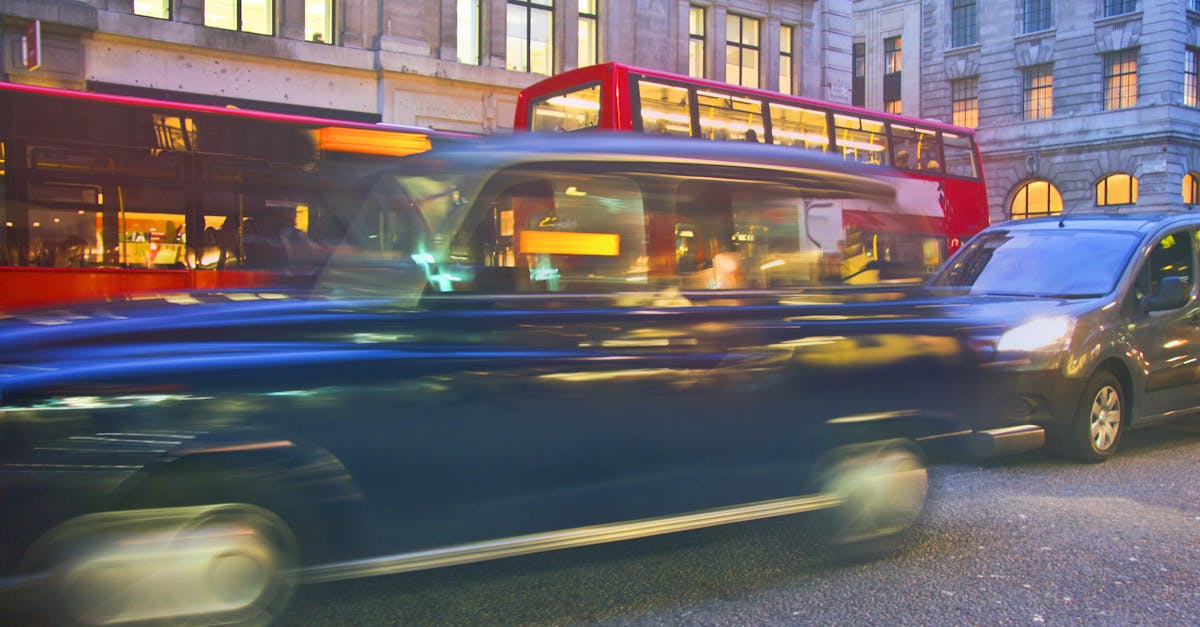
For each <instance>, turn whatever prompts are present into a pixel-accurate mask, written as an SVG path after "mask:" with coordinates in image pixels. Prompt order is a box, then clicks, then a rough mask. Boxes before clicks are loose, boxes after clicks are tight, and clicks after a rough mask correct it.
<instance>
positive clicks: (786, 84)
mask: <svg viewBox="0 0 1200 627" xmlns="http://www.w3.org/2000/svg"><path fill="white" fill-rule="evenodd" d="M795 37H796V27H795V26H792V25H791V24H780V25H779V91H780V93H784V94H789V95H790V94H794V93H795V92H796V90H795V87H794V85H795V84H796V55H795V45H794V43H793V40H794V39H795ZM785 62H786V63H785Z"/></svg>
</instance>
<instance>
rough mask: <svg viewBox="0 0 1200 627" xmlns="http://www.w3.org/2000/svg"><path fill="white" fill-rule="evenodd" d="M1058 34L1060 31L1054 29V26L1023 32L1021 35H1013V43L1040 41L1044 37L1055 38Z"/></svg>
mask: <svg viewBox="0 0 1200 627" xmlns="http://www.w3.org/2000/svg"><path fill="white" fill-rule="evenodd" d="M1057 34H1058V31H1057V30H1056V29H1054V28H1053V27H1051V28H1047V29H1045V30H1038V31H1033V32H1032V33H1021V34H1020V35H1017V36H1016V37H1013V43H1017V44H1032V43H1038V42H1040V41H1042V40H1043V39H1054V38H1055V37H1056V36H1057Z"/></svg>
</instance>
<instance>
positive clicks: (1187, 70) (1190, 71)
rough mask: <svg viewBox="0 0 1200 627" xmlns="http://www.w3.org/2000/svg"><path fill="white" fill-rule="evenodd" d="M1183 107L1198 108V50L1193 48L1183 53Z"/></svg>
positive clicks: (1199, 96) (1189, 47)
mask: <svg viewBox="0 0 1200 627" xmlns="http://www.w3.org/2000/svg"><path fill="white" fill-rule="evenodd" d="M1198 1H1200V0H1198ZM1183 106H1185V107H1200V48H1197V47H1195V46H1187V48H1186V49H1185V51H1184V59H1183Z"/></svg>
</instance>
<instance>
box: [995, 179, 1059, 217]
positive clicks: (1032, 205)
mask: <svg viewBox="0 0 1200 627" xmlns="http://www.w3.org/2000/svg"><path fill="white" fill-rule="evenodd" d="M1062 210H1063V201H1062V194H1060V193H1058V188H1057V187H1055V186H1054V184H1053V183H1051V182H1050V181H1030V182H1028V183H1025V184H1024V185H1022V186H1021V187H1019V188H1017V193H1016V194H1013V199H1012V202H1011V203H1009V205H1008V215H1009V217H1011V218H1012V219H1014V220H1020V219H1022V218H1036V217H1037V216H1056V215H1058V214H1060V213H1062Z"/></svg>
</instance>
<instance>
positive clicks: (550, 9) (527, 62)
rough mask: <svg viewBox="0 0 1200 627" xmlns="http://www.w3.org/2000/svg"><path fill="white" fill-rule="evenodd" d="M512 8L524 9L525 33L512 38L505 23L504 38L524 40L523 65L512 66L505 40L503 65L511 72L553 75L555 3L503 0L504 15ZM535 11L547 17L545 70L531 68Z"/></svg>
mask: <svg viewBox="0 0 1200 627" xmlns="http://www.w3.org/2000/svg"><path fill="white" fill-rule="evenodd" d="M514 8H515V9H518V10H523V11H524V14H525V20H524V24H525V33H524V35H523V37H521V38H514V37H513V32H512V30H510V28H509V25H508V24H507V23H506V25H505V38H506V40H511V39H520V40H521V41H523V42H524V67H523V68H521V67H515V66H513V64H512V60H511V59H510V58H509V54H508V52H509V50H508V45H507V41H506V44H505V55H504V57H505V58H504V66H505V67H506V68H507V69H509V70H510V71H513V72H524V73H526V74H541V75H543V76H551V75H553V74H554V65H555V64H554V44H555V43H556V42H555V41H554V24H555V10H556V9H557V7H555V5H554V0H505V15H506V17H507V15H508V14H509V13H511V12H512V10H513V9H514ZM535 11H540V12H543V13H545V14H546V17H547V23H548V24H549V25H550V28H549V30H548V32H547V35H548V38H547V40H546V63H547V66H548V67H546V68H544V70H545V71H544V72H543V71H541V69H539V70H535V69H534V68H533V44H534V39H533V26H534V12H535ZM506 21H507V20H506Z"/></svg>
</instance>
